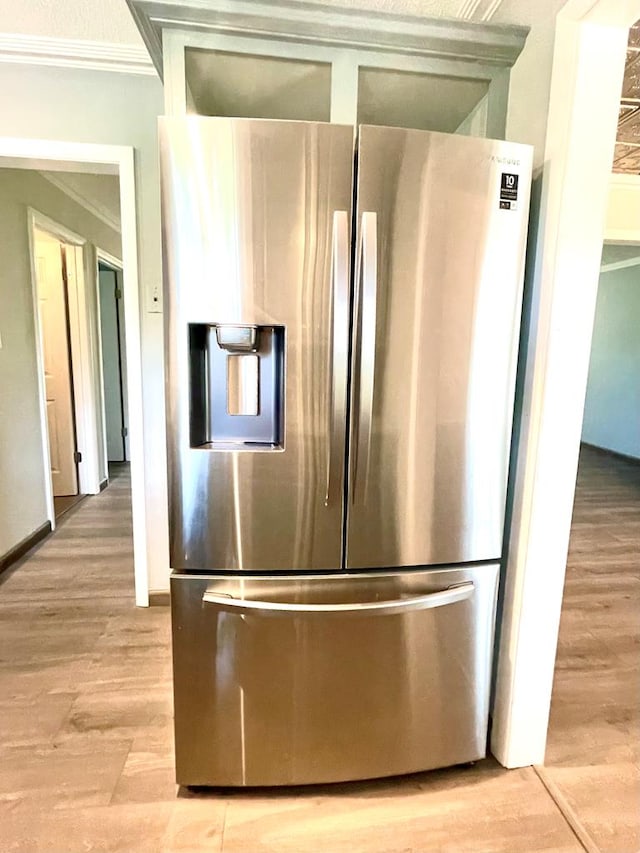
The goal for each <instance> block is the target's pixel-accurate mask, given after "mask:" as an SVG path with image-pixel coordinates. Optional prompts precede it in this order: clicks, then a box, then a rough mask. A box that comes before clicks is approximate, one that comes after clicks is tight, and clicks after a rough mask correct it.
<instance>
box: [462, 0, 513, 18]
mask: <svg viewBox="0 0 640 853" xmlns="http://www.w3.org/2000/svg"><path fill="white" fill-rule="evenodd" d="M501 5H502V0H462V3H461V4H460V8H459V10H458V17H459V18H462V19H464V20H467V21H490V20H491V18H493V16H494V15H495V13H496V12H497V11H498V9H499V8H500V6H501Z"/></svg>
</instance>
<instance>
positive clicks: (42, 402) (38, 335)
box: [27, 214, 56, 530]
mask: <svg viewBox="0 0 640 853" xmlns="http://www.w3.org/2000/svg"><path fill="white" fill-rule="evenodd" d="M27 221H28V227H27V239H28V241H29V267H30V269H31V307H32V312H33V319H34V326H35V329H34V331H35V342H36V372H37V374H38V377H37V378H38V408H39V410H40V440H41V443H42V463H43V475H44V477H43V479H44V498H45V504H46V506H47V518H48V520H49V522H50V524H51V529H52V530H55V529H56V511H55V506H54V503H53V482H52V480H51V449H50V447H49V429H48V427H47V392H46V388H45V384H44V344H43V341H42V323H41V322H40V301H39V299H38V277H37V271H36V251H35V250H36V246H35V239H34V233H33V222H32V221H31V218H30V214H28V215H27Z"/></svg>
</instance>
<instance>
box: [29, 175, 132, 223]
mask: <svg viewBox="0 0 640 853" xmlns="http://www.w3.org/2000/svg"><path fill="white" fill-rule="evenodd" d="M40 174H41V175H42V177H43V178H47V180H49V181H51V183H53V184H54V185H55V186H56V187H58V189H60V190H62V192H64V193H66V194H67V195H69V196H70V197H71V198H72V199H73V200H74V201H76V202H78V204H81V205H82V206H83V207H84V208H86V209H87V210H88V211H89V212H90V213H92V214H93V215H94V216H97V217H98V218H99V219H101V220H102V221H103V222H105V223H106V224H107V225H109V226H110V227H111V228H113V229H115V230H116V231H120V179H119V178H118V177H117V176H116V175H89V174H86V173H85V172H47V171H42V172H40Z"/></svg>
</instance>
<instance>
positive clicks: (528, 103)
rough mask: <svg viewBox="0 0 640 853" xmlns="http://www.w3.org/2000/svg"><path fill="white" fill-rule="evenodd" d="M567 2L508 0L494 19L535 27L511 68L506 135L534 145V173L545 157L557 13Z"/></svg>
mask: <svg viewBox="0 0 640 853" xmlns="http://www.w3.org/2000/svg"><path fill="white" fill-rule="evenodd" d="M565 4H566V0H525V2H523V0H505V2H503V3H502V4H501V5H500V6H499V8H498V11H497V13H496V14H495V15H494V17H493V18H492V19H491V23H496V24H522V25H524V26H529V27H531V31H530V33H529V35H528V36H527V41H526V43H525V46H524V49H523V51H522V53H521V54H520V56H519V57H518V59H517V60H516V63H515V65H514V66H513V68H512V69H511V76H510V80H509V111H508V113H507V131H506V138H507V139H508V140H510V141H511V142H524V143H526V144H527V145H533V147H534V158H533V167H534V172H535V171H536V170H537V169H539V168H540V167H541V166H542V162H543V159H544V144H545V136H546V132H547V114H548V111H549V91H550V85H551V66H552V63H553V44H554V34H555V26H556V15H557V14H558V12H559V11H560V9H561V8H562V7H563V6H564V5H565Z"/></svg>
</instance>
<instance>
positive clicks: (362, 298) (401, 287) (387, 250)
mask: <svg viewBox="0 0 640 853" xmlns="http://www.w3.org/2000/svg"><path fill="white" fill-rule="evenodd" d="M531 163H532V149H531V148H530V147H529V146H524V145H518V144H514V143H508V142H499V141H493V140H485V139H471V138H469V137H464V136H454V135H450V134H441V133H432V132H426V131H416V130H405V129H401V128H387V127H369V126H361V127H360V129H359V155H358V179H357V208H356V211H357V212H356V226H357V231H356V234H357V245H356V272H355V279H356V280H355V299H354V316H353V341H352V374H351V375H352V382H351V432H350V447H349V460H348V462H349V465H348V473H349V483H348V506H347V546H346V566H347V568H350V569H355V568H377V567H393V566H424V565H430V564H431V565H433V564H445V563H446V564H456V563H462V562H470V561H479V560H490V559H496V558H498V557H500V554H501V548H502V535H503V524H504V513H505V499H506V486H507V472H508V463H509V447H510V439H511V425H512V418H513V403H514V385H515V373H516V360H517V349H518V337H519V328H520V313H521V302H522V282H523V273H524V253H525V241H526V233H527V219H528V210H529V192H530V183H531Z"/></svg>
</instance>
